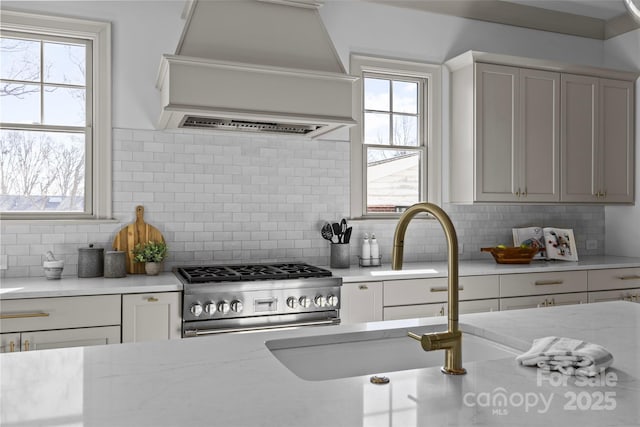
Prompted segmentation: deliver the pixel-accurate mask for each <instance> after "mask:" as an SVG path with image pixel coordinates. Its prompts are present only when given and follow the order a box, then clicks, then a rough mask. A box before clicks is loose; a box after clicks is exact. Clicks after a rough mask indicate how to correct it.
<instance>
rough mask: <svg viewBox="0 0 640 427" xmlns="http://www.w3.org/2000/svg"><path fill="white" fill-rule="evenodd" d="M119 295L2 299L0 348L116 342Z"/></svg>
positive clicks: (117, 336)
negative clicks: (0, 339)
mask: <svg viewBox="0 0 640 427" xmlns="http://www.w3.org/2000/svg"><path fill="white" fill-rule="evenodd" d="M120 317H121V305H120V295H97V296H79V297H59V298H32V299H16V300H4V301H2V309H1V311H0V319H1V320H2V321H1V322H0V332H2V343H1V346H2V351H3V352H7V351H11V350H12V349H13V350H14V351H32V350H41V349H47V348H59V347H74V346H83V345H98V344H111V343H119V342H120Z"/></svg>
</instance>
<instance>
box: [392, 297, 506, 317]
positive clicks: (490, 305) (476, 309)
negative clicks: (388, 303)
mask: <svg viewBox="0 0 640 427" xmlns="http://www.w3.org/2000/svg"><path fill="white" fill-rule="evenodd" d="M499 308H500V303H499V300H498V299H497V298H496V299H486V300H472V301H460V302H459V305H458V314H469V313H485V312H489V311H498V310H499ZM448 314H449V310H448V306H447V303H446V302H445V303H435V304H417V305H405V306H397V307H385V308H384V320H399V319H413V318H416V317H436V316H447V315H448Z"/></svg>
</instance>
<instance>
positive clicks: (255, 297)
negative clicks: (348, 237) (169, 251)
mask: <svg viewBox="0 0 640 427" xmlns="http://www.w3.org/2000/svg"><path fill="white" fill-rule="evenodd" d="M174 271H175V273H176V275H177V276H178V277H179V278H180V280H181V281H182V283H183V284H184V298H183V310H182V313H183V314H182V336H183V337H194V336H199V335H205V334H217V333H223V332H239V331H249V330H259V329H271V328H284V327H299V326H311V325H330V324H338V323H340V317H339V309H340V287H341V286H342V278H340V277H335V276H333V275H332V273H331V271H329V270H325V269H323V268H319V267H314V266H312V265H309V264H304V263H277V264H239V265H209V266H186V267H177V268H175V269H174Z"/></svg>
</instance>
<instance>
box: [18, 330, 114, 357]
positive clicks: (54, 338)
mask: <svg viewBox="0 0 640 427" xmlns="http://www.w3.org/2000/svg"><path fill="white" fill-rule="evenodd" d="M117 343H120V326H101V327H94V328H77V329H60V330H55V331H35V332H22V334H21V349H22V351H32V350H47V349H51V348H63V347H84V346H91V345H105V344H117Z"/></svg>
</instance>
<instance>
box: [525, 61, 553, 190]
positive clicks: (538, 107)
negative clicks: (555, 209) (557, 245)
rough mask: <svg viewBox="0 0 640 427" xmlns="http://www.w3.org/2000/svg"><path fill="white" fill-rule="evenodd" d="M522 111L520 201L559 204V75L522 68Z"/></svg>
mask: <svg viewBox="0 0 640 427" xmlns="http://www.w3.org/2000/svg"><path fill="white" fill-rule="evenodd" d="M519 110H520V135H519V138H518V141H519V144H518V146H519V150H518V151H519V155H520V159H519V162H518V165H519V166H518V169H519V177H520V179H519V183H520V184H519V185H518V187H519V188H520V199H521V201H523V202H557V201H559V200H560V74H559V73H553V72H549V71H541V70H532V69H526V68H521V69H520V109H519ZM516 194H518V193H517V192H516Z"/></svg>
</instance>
